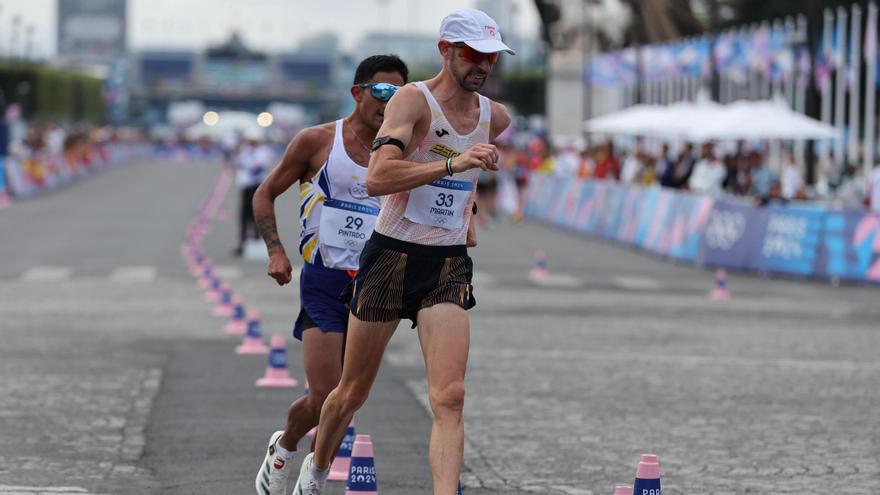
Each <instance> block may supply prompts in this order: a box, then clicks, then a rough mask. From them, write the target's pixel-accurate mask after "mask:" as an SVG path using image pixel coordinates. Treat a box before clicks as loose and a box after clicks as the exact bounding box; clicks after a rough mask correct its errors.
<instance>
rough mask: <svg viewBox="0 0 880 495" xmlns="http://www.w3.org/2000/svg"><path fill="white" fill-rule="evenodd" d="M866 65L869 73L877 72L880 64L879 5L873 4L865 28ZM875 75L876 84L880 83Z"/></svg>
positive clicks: (869, 6)
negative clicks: (879, 41)
mask: <svg viewBox="0 0 880 495" xmlns="http://www.w3.org/2000/svg"><path fill="white" fill-rule="evenodd" d="M864 49H865V53H864V56H865V65H867V67H868V72H869V73H870V72H871V71H872V70H876V69H877V67H878V66H880V64H878V63H877V5H875V4H874V3H871V4H869V5H868V23H867V25H866V26H865V48H864ZM877 75H878V74H877V73H876V72H875V73H874V77H875V79H874V82H875V84H876V83H878V82H880V77H877Z"/></svg>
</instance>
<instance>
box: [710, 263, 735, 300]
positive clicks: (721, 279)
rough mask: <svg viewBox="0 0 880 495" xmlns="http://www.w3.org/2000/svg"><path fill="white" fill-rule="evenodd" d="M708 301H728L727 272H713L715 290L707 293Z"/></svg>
mask: <svg viewBox="0 0 880 495" xmlns="http://www.w3.org/2000/svg"><path fill="white" fill-rule="evenodd" d="M709 299H712V300H713V301H726V300H728V299H730V291H729V290H727V272H726V271H724V270H720V269H719V270H717V271H716V272H715V288H714V289H712V290H711V291H710V292H709Z"/></svg>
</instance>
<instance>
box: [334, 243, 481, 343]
mask: <svg viewBox="0 0 880 495" xmlns="http://www.w3.org/2000/svg"><path fill="white" fill-rule="evenodd" d="M473 270H474V265H473V262H472V261H471V258H470V256H468V254H467V248H466V247H465V246H463V245H461V246H424V245H421V244H413V243H411V242H406V241H401V240H398V239H394V238H391V237H388V236H385V235H382V234H379V233H378V232H373V235H372V237H370V239H369V240H368V241H367V243H366V244H365V245H364V250H363V251H362V252H361V258H360V268H359V270H358V273H357V276H356V277H355V278H354V280H353V281H352V282H351V284H349V286H348V288H347V289H346V290H345V292H343V294H342V299H343V300H344V301H345V302H347V303H348V304H349V309H350V310H351V313H352V314H353V315H355V316H356V317H357V318H358V319H359V320H362V321H393V320H399V319H409V320H412V322H413V328H415V327H416V324H417V323H418V322H417V317H418V312H419V310H420V309H422V308H428V307H431V306H434V305H435V304H440V303H452V304H457V305H458V306H461V307H462V308H464V309H471V308H473V307H474V306H475V305H476V300H475V299H474V291H473V286H472V285H471V281H472V279H473Z"/></svg>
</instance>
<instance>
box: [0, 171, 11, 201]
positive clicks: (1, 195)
mask: <svg viewBox="0 0 880 495" xmlns="http://www.w3.org/2000/svg"><path fill="white" fill-rule="evenodd" d="M2 173H3V169H0V174H2ZM2 180H3V177H0V181H2ZM11 204H12V197H10V196H9V193H8V192H7V191H6V186H5V185H4V186H0V208H6V207H7V206H9V205H11Z"/></svg>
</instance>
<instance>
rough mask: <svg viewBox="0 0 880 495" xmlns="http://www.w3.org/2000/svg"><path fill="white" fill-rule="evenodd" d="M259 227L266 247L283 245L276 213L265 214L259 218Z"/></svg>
mask: <svg viewBox="0 0 880 495" xmlns="http://www.w3.org/2000/svg"><path fill="white" fill-rule="evenodd" d="M257 228H258V229H259V230H260V234H262V236H263V240H264V241H265V242H266V248H267V249H272V248H274V247H277V246H281V239H279V238H278V227H277V226H276V225H275V216H274V215H264V216H263V217H261V218H258V219H257Z"/></svg>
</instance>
